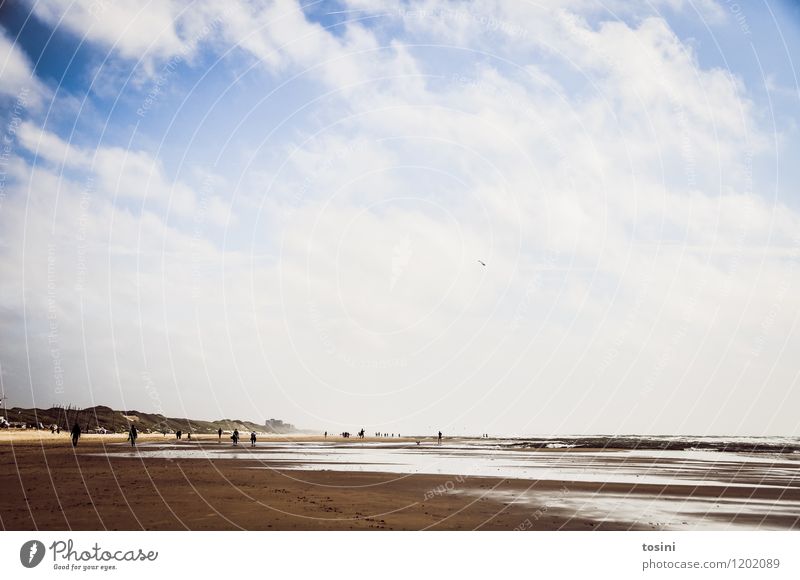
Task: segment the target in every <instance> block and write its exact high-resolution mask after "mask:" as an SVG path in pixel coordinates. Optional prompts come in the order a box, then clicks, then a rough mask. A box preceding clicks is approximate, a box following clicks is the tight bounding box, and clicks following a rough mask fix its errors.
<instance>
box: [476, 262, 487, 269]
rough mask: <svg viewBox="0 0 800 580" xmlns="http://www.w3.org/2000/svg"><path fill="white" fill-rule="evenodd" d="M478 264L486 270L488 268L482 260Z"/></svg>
mask: <svg viewBox="0 0 800 580" xmlns="http://www.w3.org/2000/svg"><path fill="white" fill-rule="evenodd" d="M478 264H480V265H481V266H483V267H484V268H485V267H486V263H485V262H483V261H482V260H478Z"/></svg>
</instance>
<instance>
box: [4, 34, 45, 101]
mask: <svg viewBox="0 0 800 580" xmlns="http://www.w3.org/2000/svg"><path fill="white" fill-rule="evenodd" d="M0 73H2V81H0V96H6V97H12V98H15V99H19V100H20V101H21V102H23V103H24V105H25V106H29V107H34V108H38V107H40V106H41V104H42V102H43V100H44V99H45V98H47V97H49V95H50V91H49V89H48V88H47V87H46V86H45V85H44V84H43V83H42V82H41V81H40V80H39V79H38V78H37V77H36V75H35V74H34V73H33V67H32V66H31V62H30V60H29V59H28V57H27V56H26V55H25V53H24V52H22V50H21V49H20V47H19V46H17V44H16V43H15V42H14V41H13V40H12V39H10V38H8V36H7V35H6V34H5V31H4V30H2V29H0Z"/></svg>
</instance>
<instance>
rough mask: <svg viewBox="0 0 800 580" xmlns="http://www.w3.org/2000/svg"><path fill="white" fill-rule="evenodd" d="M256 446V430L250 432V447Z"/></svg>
mask: <svg viewBox="0 0 800 580" xmlns="http://www.w3.org/2000/svg"><path fill="white" fill-rule="evenodd" d="M255 446H256V432H255V431H253V432H252V433H250V447H255Z"/></svg>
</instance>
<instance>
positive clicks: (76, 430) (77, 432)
mask: <svg viewBox="0 0 800 580" xmlns="http://www.w3.org/2000/svg"><path fill="white" fill-rule="evenodd" d="M80 438H81V426H80V425H78V422H77V421H76V422H75V425H73V426H72V446H73V447H77V446H78V439H80Z"/></svg>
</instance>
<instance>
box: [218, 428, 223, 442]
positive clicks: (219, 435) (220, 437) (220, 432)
mask: <svg viewBox="0 0 800 580" xmlns="http://www.w3.org/2000/svg"><path fill="white" fill-rule="evenodd" d="M217 439H218V440H219V442H220V443H222V427H220V428H219V429H217Z"/></svg>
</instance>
